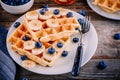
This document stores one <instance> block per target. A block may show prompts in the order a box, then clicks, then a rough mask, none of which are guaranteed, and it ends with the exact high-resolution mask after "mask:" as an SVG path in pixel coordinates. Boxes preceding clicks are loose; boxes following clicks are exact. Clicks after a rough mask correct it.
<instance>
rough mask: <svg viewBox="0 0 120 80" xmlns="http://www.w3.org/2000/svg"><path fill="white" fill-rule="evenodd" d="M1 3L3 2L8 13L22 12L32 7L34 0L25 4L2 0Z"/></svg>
mask: <svg viewBox="0 0 120 80" xmlns="http://www.w3.org/2000/svg"><path fill="white" fill-rule="evenodd" d="M0 3H1V6H2V8H3V9H4V10H5V11H7V12H8V13H10V14H22V13H24V12H26V11H28V10H29V9H30V8H31V7H32V5H33V3H34V0H30V1H29V2H28V3H26V4H23V5H19V6H11V5H7V4H5V3H3V2H2V1H1V0H0Z"/></svg>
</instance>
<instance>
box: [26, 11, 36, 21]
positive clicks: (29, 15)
mask: <svg viewBox="0 0 120 80" xmlns="http://www.w3.org/2000/svg"><path fill="white" fill-rule="evenodd" d="M25 17H26V18H27V19H28V20H34V19H38V12H37V11H30V12H27V13H26V14H25Z"/></svg>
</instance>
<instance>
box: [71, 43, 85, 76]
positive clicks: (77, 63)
mask: <svg viewBox="0 0 120 80" xmlns="http://www.w3.org/2000/svg"><path fill="white" fill-rule="evenodd" d="M82 55H83V47H82V45H80V46H78V48H77V52H76V56H75V60H74V65H73V68H72V76H78V75H79V73H80V68H81V61H82Z"/></svg>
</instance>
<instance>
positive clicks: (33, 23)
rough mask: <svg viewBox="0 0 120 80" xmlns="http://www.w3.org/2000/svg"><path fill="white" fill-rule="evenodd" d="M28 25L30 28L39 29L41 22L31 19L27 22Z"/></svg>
mask: <svg viewBox="0 0 120 80" xmlns="http://www.w3.org/2000/svg"><path fill="white" fill-rule="evenodd" d="M28 25H29V28H30V29H32V30H40V29H41V28H42V22H41V21H39V20H32V21H30V22H29V23H28Z"/></svg>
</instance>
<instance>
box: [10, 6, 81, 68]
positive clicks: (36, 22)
mask: <svg viewBox="0 0 120 80" xmlns="http://www.w3.org/2000/svg"><path fill="white" fill-rule="evenodd" d="M60 10H61V11H63V13H62V12H61V14H60V15H53V14H52V13H51V11H49V10H48V13H51V14H52V16H50V14H48V13H47V14H46V15H47V18H46V17H45V15H44V17H45V18H44V17H43V16H42V15H40V14H39V13H38V12H37V11H30V12H27V13H26V14H25V16H24V22H23V23H21V25H20V26H19V27H18V28H16V30H15V31H14V32H13V33H12V34H11V35H10V36H9V38H8V42H10V43H11V48H12V49H13V50H14V51H16V52H17V53H18V54H20V55H26V56H27V57H28V59H29V60H32V61H29V60H26V61H24V62H23V64H24V65H23V66H24V67H25V65H27V64H30V63H31V65H29V66H28V67H30V66H32V64H33V66H34V65H35V64H34V63H33V61H34V62H36V63H38V64H40V65H42V66H53V65H54V63H55V62H56V61H57V59H58V58H59V57H60V56H61V54H62V52H63V51H64V50H65V49H66V46H68V45H69V42H70V36H71V35H72V34H77V33H78V31H76V30H75V29H76V28H79V29H80V30H81V26H80V25H79V23H78V21H77V20H76V18H75V17H70V18H68V17H66V13H67V12H68V11H67V10H64V9H61V8H60ZM41 16H42V18H41ZM43 18H44V19H43ZM25 36H27V37H29V39H28V40H24V37H25ZM36 42H41V43H42V47H40V48H37V47H36V45H35V43H36ZM59 42H61V43H62V44H63V47H62V48H59V47H58V46H57V43H59ZM49 48H53V49H55V52H54V54H50V53H49V51H48V49H49Z"/></svg>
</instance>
